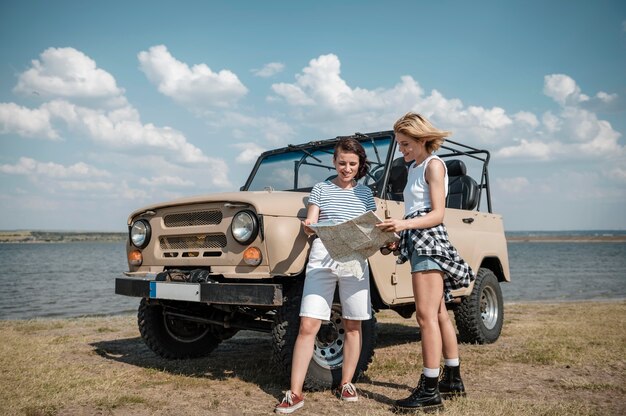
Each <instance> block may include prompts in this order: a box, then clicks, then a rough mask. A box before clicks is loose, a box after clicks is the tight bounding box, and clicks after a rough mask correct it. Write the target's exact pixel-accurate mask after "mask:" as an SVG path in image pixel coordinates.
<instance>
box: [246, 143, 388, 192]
mask: <svg viewBox="0 0 626 416" xmlns="http://www.w3.org/2000/svg"><path fill="white" fill-rule="evenodd" d="M390 142H391V137H389V136H386V137H380V138H376V139H373V141H372V140H363V141H361V144H362V145H363V147H364V148H365V152H366V154H367V160H368V161H370V163H371V165H370V172H369V174H368V175H366V176H365V177H363V178H361V179H360V180H359V182H360V183H363V184H365V185H373V184H374V183H375V182H376V180H378V179H379V178H381V177H382V174H383V172H384V167H385V161H386V160H387V153H388V152H389V147H390V146H389V145H390ZM334 145H335V142H331V143H329V144H327V145H325V146H323V145H320V146H319V147H310V148H306V149H302V148H297V147H294V148H293V151H290V152H286V153H279V154H275V155H269V156H267V157H265V158H264V159H262V160H261V162H260V165H259V166H258V169H257V170H256V172H255V173H254V178H252V180H251V182H250V185H249V186H248V189H247V190H248V191H261V190H264V189H273V190H276V191H304V192H308V191H310V190H311V188H313V185H315V184H316V183H318V182H322V181H324V180H326V179H331V178H334V177H335V175H336V174H337V172H336V171H335V166H334V165H333V148H334Z"/></svg>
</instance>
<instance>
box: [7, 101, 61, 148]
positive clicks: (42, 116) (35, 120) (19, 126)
mask: <svg viewBox="0 0 626 416" xmlns="http://www.w3.org/2000/svg"><path fill="white" fill-rule="evenodd" d="M0 134H17V135H19V136H22V137H34V138H43V139H50V140H57V139H59V133H58V132H57V131H56V130H55V129H54V128H53V127H52V124H50V113H48V112H47V111H46V110H42V109H32V110H31V109H30V108H26V107H22V106H19V105H17V104H15V103H0Z"/></svg>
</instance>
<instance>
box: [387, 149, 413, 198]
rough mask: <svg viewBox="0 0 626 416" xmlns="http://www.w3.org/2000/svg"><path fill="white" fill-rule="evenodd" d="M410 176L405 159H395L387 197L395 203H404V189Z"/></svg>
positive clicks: (390, 172)
mask: <svg viewBox="0 0 626 416" xmlns="http://www.w3.org/2000/svg"><path fill="white" fill-rule="evenodd" d="M407 175H408V165H407V163H406V162H405V161H404V158H403V157H399V158H397V159H394V160H393V162H391V169H390V170H389V183H388V184H387V196H388V198H389V199H391V200H393V201H403V200H404V195H403V194H402V192H403V191H404V187H405V186H406V180H407Z"/></svg>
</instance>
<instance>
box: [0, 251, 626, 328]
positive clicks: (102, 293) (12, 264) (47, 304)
mask: <svg viewBox="0 0 626 416" xmlns="http://www.w3.org/2000/svg"><path fill="white" fill-rule="evenodd" d="M509 261H510V268H511V276H512V282H511V283H506V284H503V285H502V291H503V294H504V300H505V302H527V301H563V300H588V299H589V300H590V299H593V300H599V299H624V298H626V243H623V242H621V243H611V242H609V243H605V242H594V243H569V242H566V243H557V242H510V243H509ZM0 270H1V272H0V319H30V318H38V317H55V318H57V317H76V316H85V315H111V314H124V313H135V312H136V310H137V306H138V305H139V299H138V298H131V297H126V296H119V295H115V294H114V285H115V278H116V277H120V276H122V272H123V271H124V270H127V264H126V252H125V246H124V243H123V242H114V243H110V242H80V243H58V244H45V243H41V244H39V243H33V244H0Z"/></svg>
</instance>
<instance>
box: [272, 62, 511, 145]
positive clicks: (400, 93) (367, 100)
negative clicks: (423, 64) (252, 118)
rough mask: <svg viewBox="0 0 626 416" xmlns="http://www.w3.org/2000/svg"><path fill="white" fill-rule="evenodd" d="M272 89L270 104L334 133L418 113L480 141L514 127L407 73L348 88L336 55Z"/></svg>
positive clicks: (493, 111) (495, 111)
mask: <svg viewBox="0 0 626 416" xmlns="http://www.w3.org/2000/svg"><path fill="white" fill-rule="evenodd" d="M272 91H273V93H274V95H273V96H271V97H268V101H270V102H276V101H281V100H282V101H284V102H285V103H287V104H288V105H290V106H291V109H292V117H293V118H295V119H298V120H299V121H300V122H302V123H309V124H310V125H314V126H315V127H317V128H319V129H321V130H322V131H324V132H328V133H334V134H337V133H338V132H345V131H348V132H350V130H352V132H354V131H355V130H354V129H359V130H371V129H375V130H382V129H389V128H390V127H391V125H392V123H393V122H394V121H395V120H396V119H397V118H398V117H399V116H400V115H402V114H403V113H405V112H407V111H418V112H420V113H422V114H424V115H426V116H427V117H429V118H432V120H433V122H435V124H439V125H443V126H446V128H451V129H452V128H454V130H457V129H459V130H465V131H466V132H471V134H472V137H475V138H477V139H478V140H480V141H490V140H496V139H497V138H498V135H497V134H496V132H497V131H500V130H502V129H504V128H507V127H508V126H511V125H512V124H514V123H515V120H514V119H512V118H511V117H510V116H509V115H507V114H506V111H505V110H504V109H502V108H499V107H493V108H484V107H480V106H470V107H464V105H463V103H462V102H461V100H459V99H456V98H446V97H444V96H443V95H442V94H441V93H440V92H439V91H437V90H432V91H431V93H430V94H429V95H428V94H427V93H426V92H425V91H424V89H423V88H422V87H421V86H420V85H419V83H418V82H417V81H415V80H414V79H413V78H412V77H411V76H409V75H404V76H401V77H400V81H399V82H398V83H396V85H394V86H392V87H391V88H377V89H373V90H368V89H364V88H359V87H351V86H349V85H348V83H347V82H346V81H345V80H344V79H343V78H342V77H341V62H340V61H339V58H338V57H337V56H336V55H334V54H328V55H321V56H319V57H318V58H316V59H312V60H311V61H310V62H309V64H308V66H307V67H305V68H304V69H303V70H302V71H301V73H299V74H296V76H295V82H293V83H276V84H273V85H272Z"/></svg>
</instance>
